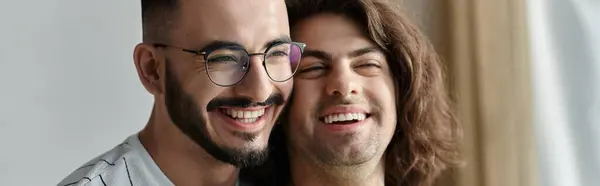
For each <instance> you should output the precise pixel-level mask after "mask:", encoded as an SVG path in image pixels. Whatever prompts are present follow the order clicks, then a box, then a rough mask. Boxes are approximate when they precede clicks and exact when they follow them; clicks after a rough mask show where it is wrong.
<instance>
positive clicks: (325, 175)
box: [290, 153, 385, 186]
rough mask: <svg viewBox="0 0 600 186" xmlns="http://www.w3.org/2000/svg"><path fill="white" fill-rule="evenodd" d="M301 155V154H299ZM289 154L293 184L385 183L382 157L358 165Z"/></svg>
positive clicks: (356, 185)
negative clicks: (326, 161) (327, 162)
mask: <svg viewBox="0 0 600 186" xmlns="http://www.w3.org/2000/svg"><path fill="white" fill-rule="evenodd" d="M294 154H298V153H294ZM300 156H302V155H300ZM300 156H296V155H291V156H290V166H291V174H292V175H291V179H292V180H291V182H292V185H293V186H310V185H328V186H338V185H339V186H341V185H344V186H363V185H372V186H383V185H385V174H384V172H385V166H384V163H383V161H382V160H383V159H384V157H382V158H379V159H376V158H374V159H373V160H371V161H368V162H365V163H363V164H360V165H352V166H332V165H326V164H324V163H321V162H317V161H318V160H314V159H313V160H311V158H309V157H306V156H303V157H304V158H301V157H300Z"/></svg>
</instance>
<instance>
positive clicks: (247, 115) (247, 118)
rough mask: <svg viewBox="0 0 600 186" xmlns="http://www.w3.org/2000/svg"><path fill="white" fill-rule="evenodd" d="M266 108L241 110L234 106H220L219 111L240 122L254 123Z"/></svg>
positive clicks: (263, 113)
mask: <svg viewBox="0 0 600 186" xmlns="http://www.w3.org/2000/svg"><path fill="white" fill-rule="evenodd" d="M267 109H268V107H267V108H262V109H257V110H242V109H235V108H220V109H219V112H221V113H222V114H223V115H225V116H228V117H229V118H231V119H233V120H235V121H237V122H240V123H254V122H256V121H258V120H259V119H260V118H261V117H263V116H264V115H265V111H266V110H267Z"/></svg>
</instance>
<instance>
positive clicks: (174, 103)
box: [165, 60, 269, 168]
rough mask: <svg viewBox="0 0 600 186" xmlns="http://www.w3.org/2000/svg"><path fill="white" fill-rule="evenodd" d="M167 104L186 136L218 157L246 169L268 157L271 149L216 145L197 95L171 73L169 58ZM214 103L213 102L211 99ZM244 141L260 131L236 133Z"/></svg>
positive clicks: (166, 70) (252, 139)
mask: <svg viewBox="0 0 600 186" xmlns="http://www.w3.org/2000/svg"><path fill="white" fill-rule="evenodd" d="M165 63H166V64H165V67H166V69H165V76H166V77H165V81H166V82H165V86H166V87H165V88H166V90H165V102H166V103H165V104H166V106H167V112H168V114H169V116H170V117H171V120H172V121H173V123H174V124H175V126H177V128H179V130H181V131H182V132H183V133H184V134H185V135H186V136H188V137H189V138H190V139H192V140H193V141H194V142H195V143H196V144H198V145H199V146H200V147H202V148H203V149H204V150H205V151H206V152H207V153H208V154H210V155H211V156H212V157H214V158H215V159H217V160H219V161H222V162H225V163H228V164H231V165H233V166H236V167H239V168H244V167H254V166H258V165H261V164H262V163H264V162H265V161H266V160H267V158H268V154H269V153H268V148H264V149H259V150H256V149H245V148H229V147H223V146H219V145H217V144H216V143H215V142H214V141H213V140H212V139H211V138H210V136H209V134H208V129H207V127H206V118H204V117H202V115H201V114H200V113H201V110H200V108H199V107H198V106H197V105H196V101H195V100H194V98H193V97H192V96H190V95H188V94H187V93H185V92H184V91H183V89H182V88H181V85H180V83H179V81H178V80H177V78H176V77H175V76H174V74H172V73H173V72H172V71H171V69H170V61H169V60H166V61H165ZM211 102H212V101H211ZM234 135H235V136H237V137H239V138H240V139H242V140H246V141H248V142H252V141H254V140H255V139H256V138H257V136H258V135H259V134H256V133H241V132H237V133H235V134H234Z"/></svg>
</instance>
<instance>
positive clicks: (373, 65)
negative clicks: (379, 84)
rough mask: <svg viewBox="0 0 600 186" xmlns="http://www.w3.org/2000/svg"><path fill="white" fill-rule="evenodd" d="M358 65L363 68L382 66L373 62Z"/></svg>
mask: <svg viewBox="0 0 600 186" xmlns="http://www.w3.org/2000/svg"><path fill="white" fill-rule="evenodd" d="M358 67H361V68H368V67H375V68H381V67H380V66H379V65H377V64H373V63H367V64H362V65H359V66H358Z"/></svg>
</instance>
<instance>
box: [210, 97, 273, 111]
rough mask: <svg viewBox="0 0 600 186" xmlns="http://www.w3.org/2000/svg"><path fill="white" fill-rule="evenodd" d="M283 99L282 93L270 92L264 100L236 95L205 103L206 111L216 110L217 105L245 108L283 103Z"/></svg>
mask: <svg viewBox="0 0 600 186" xmlns="http://www.w3.org/2000/svg"><path fill="white" fill-rule="evenodd" d="M284 102H285V101H284V100H283V95H281V94H278V93H277V94H272V95H271V96H269V98H267V100H265V101H264V102H254V101H252V99H249V98H243V97H236V98H215V99H213V100H211V101H210V102H208V105H206V111H208V112H212V111H215V110H217V109H218V108H219V107H239V108H247V107H257V106H269V105H283V103H284Z"/></svg>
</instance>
